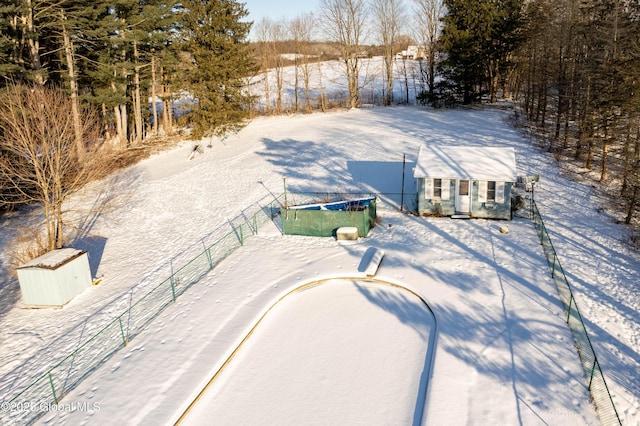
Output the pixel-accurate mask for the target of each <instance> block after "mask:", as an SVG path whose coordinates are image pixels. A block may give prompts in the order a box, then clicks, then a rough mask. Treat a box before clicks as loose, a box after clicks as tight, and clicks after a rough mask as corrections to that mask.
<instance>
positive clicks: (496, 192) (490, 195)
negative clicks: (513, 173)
mask: <svg viewBox="0 0 640 426" xmlns="http://www.w3.org/2000/svg"><path fill="white" fill-rule="evenodd" d="M478 201H479V202H481V203H492V204H493V203H504V182H497V181H493V180H489V181H482V180H481V181H479V182H478Z"/></svg>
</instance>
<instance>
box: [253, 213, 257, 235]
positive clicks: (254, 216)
mask: <svg viewBox="0 0 640 426" xmlns="http://www.w3.org/2000/svg"><path fill="white" fill-rule="evenodd" d="M253 229H254V230H255V231H254V234H255V235H258V213H256V214H254V215H253Z"/></svg>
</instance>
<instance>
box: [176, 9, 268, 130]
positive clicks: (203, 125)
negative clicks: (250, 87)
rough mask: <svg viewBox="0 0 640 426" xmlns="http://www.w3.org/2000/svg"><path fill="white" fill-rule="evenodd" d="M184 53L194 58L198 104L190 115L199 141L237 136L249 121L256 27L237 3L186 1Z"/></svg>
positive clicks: (191, 73) (190, 86) (191, 82)
mask: <svg viewBox="0 0 640 426" xmlns="http://www.w3.org/2000/svg"><path fill="white" fill-rule="evenodd" d="M182 6H183V8H184V13H183V15H182V16H183V19H182V21H181V23H182V28H181V37H182V49H183V50H184V51H185V52H187V53H188V54H189V56H190V60H191V65H192V66H191V67H190V68H189V70H188V72H187V73H186V79H185V80H186V81H185V82H186V87H185V88H186V89H187V91H188V92H189V93H190V94H191V95H192V96H193V97H194V98H195V99H194V102H193V104H192V105H190V108H191V110H190V111H189V112H188V113H187V114H186V115H185V117H184V118H185V119H186V120H187V122H188V124H190V125H191V126H192V137H193V138H194V139H197V138H201V137H205V136H212V135H218V136H220V135H223V134H224V133H226V132H227V131H232V132H235V131H237V130H239V129H240V128H242V127H243V126H244V120H245V119H246V118H247V117H248V115H249V110H248V106H249V104H250V102H249V101H250V99H249V95H248V94H247V93H246V92H245V81H244V79H245V78H246V77H249V76H250V75H252V74H253V73H254V72H255V71H256V70H257V68H256V66H255V64H254V61H253V55H252V52H251V50H250V47H249V43H248V41H247V37H248V35H249V30H250V29H251V24H252V23H251V22H245V21H242V19H243V18H245V17H246V16H247V15H248V11H247V10H246V9H245V8H244V4H242V3H238V2H236V1H233V0H186V1H184V2H183V3H182Z"/></svg>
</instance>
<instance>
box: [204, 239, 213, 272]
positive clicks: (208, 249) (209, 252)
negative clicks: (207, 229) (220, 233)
mask: <svg viewBox="0 0 640 426" xmlns="http://www.w3.org/2000/svg"><path fill="white" fill-rule="evenodd" d="M202 246H203V247H204V252H205V253H206V255H207V260H208V261H209V270H210V271H211V270H213V259H211V249H210V248H207V246H206V245H205V244H204V241H202Z"/></svg>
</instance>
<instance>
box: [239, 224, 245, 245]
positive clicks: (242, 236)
mask: <svg viewBox="0 0 640 426" xmlns="http://www.w3.org/2000/svg"><path fill="white" fill-rule="evenodd" d="M239 228H240V245H241V246H243V245H244V235H243V234H242V224H240V227H239Z"/></svg>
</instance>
